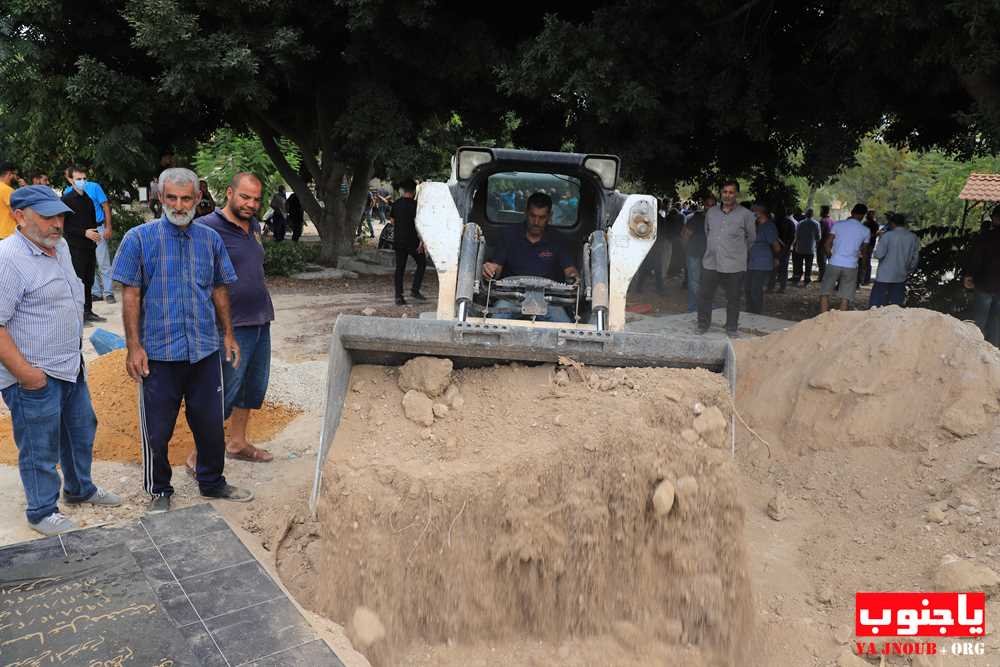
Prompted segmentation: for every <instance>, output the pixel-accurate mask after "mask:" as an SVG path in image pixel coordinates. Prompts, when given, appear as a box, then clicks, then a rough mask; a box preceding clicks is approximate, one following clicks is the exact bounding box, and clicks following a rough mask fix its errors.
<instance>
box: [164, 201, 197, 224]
mask: <svg viewBox="0 0 1000 667" xmlns="http://www.w3.org/2000/svg"><path fill="white" fill-rule="evenodd" d="M163 213H164V214H165V215H166V216H167V220H169V221H170V223H171V224H173V225H177V226H178V227H186V226H187V225H189V224H190V223H191V221H192V220H194V213H195V211H194V208H193V207H192V208H191V209H190V210H188V211H174V210H172V209H169V208H167V207H166V206H164V207H163Z"/></svg>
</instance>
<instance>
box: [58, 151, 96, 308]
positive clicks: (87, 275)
mask: <svg viewBox="0 0 1000 667" xmlns="http://www.w3.org/2000/svg"><path fill="white" fill-rule="evenodd" d="M73 171H74V172H76V173H79V172H82V171H83V170H82V169H80V168H75V167H74V169H73ZM62 200H63V203H64V204H66V206H68V207H69V208H70V210H72V211H73V212H72V213H67V214H66V218H65V222H64V223H63V233H64V235H65V237H66V243H67V244H69V254H70V257H71V258H72V259H73V269H74V270H75V271H76V275H77V276H79V277H80V280H82V281H83V286H84V290H83V291H84V299H83V321H84V322H105V321H107V320H105V318H103V317H101V316H100V315H98V314H97V313H95V312H94V299H93V295H92V294H91V293H90V286H91V285H93V284H94V273H95V271H96V270H97V244H98V243H100V242H101V234H100V232H98V231H97V213H96V212H95V210H94V201H93V200H92V199H91V198H90V197H89V196H88V195H87V191H86V189H85V188H84V187H83V181H80V180H77V181H74V182H73V187H72V188H71V189H70V190H69V191H68V192H67V193H66V194H64V195H63V198H62Z"/></svg>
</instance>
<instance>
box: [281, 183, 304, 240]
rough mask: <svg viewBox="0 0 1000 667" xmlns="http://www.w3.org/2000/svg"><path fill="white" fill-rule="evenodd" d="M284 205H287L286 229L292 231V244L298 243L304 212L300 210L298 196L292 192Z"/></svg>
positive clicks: (300, 205)
mask: <svg viewBox="0 0 1000 667" xmlns="http://www.w3.org/2000/svg"><path fill="white" fill-rule="evenodd" d="M285 203H286V204H287V205H288V228H289V229H290V230H292V242H293V243H298V242H299V238H301V236H302V227H303V226H304V225H305V212H304V211H303V210H302V203H301V202H300V201H299V196H298V195H297V194H295V193H294V192H293V193H292V194H291V195H290V196H289V197H288V201H287V202H285Z"/></svg>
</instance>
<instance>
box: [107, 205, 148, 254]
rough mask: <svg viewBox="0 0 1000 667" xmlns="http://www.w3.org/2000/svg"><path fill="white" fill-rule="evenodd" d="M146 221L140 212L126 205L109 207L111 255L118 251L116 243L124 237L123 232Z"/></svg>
mask: <svg viewBox="0 0 1000 667" xmlns="http://www.w3.org/2000/svg"><path fill="white" fill-rule="evenodd" d="M144 222H146V219H145V218H144V217H143V215H142V213H140V212H139V211H135V210H133V209H132V208H130V207H126V206H113V207H112V209H111V256H112V257H114V254H115V253H116V252H118V245H119V244H120V243H121V242H122V239H123V238H124V237H125V232H127V231H128V230H130V229H132V228H133V227H137V226H139V225H141V224H142V223H144Z"/></svg>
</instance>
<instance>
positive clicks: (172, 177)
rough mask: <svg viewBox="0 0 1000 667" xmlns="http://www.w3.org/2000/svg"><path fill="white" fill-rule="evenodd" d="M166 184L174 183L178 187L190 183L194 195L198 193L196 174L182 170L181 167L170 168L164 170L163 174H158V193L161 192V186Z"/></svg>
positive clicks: (188, 170)
mask: <svg viewBox="0 0 1000 667" xmlns="http://www.w3.org/2000/svg"><path fill="white" fill-rule="evenodd" d="M167 183H175V184H178V185H184V184H188V183H190V184H191V187H192V188H193V190H194V192H195V194H197V193H198V174H196V173H194V172H193V171H191V170H190V169H184V168H183V167H171V168H170V169H164V170H163V173H162V174H160V180H159V186H160V188H159V189H160V192H163V186H165V185H166V184H167Z"/></svg>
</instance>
